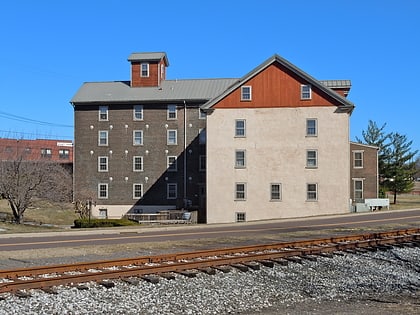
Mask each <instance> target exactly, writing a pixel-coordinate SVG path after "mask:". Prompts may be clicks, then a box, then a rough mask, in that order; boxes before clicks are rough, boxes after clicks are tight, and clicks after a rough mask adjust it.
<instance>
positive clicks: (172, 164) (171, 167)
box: [166, 156, 178, 172]
mask: <svg viewBox="0 0 420 315" xmlns="http://www.w3.org/2000/svg"><path fill="white" fill-rule="evenodd" d="M166 165H167V168H168V171H169V172H176V171H177V170H178V166H177V162H176V156H168V157H166Z"/></svg>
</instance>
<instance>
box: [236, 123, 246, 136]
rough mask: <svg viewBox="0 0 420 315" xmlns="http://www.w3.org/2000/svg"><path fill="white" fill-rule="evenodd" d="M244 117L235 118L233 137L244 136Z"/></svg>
mask: <svg viewBox="0 0 420 315" xmlns="http://www.w3.org/2000/svg"><path fill="white" fill-rule="evenodd" d="M245 134H246V133H245V119H237V120H235V137H245Z"/></svg>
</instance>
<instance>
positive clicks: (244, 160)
mask: <svg viewBox="0 0 420 315" xmlns="http://www.w3.org/2000/svg"><path fill="white" fill-rule="evenodd" d="M239 152H243V154H244V158H243V163H244V165H239V164H238V155H237V154H238V153H239ZM235 168H246V150H235Z"/></svg>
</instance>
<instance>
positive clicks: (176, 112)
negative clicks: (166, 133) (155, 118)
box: [166, 104, 178, 120]
mask: <svg viewBox="0 0 420 315" xmlns="http://www.w3.org/2000/svg"><path fill="white" fill-rule="evenodd" d="M173 108H175V111H172V110H170V109H173ZM170 114H175V117H169V116H170ZM177 118H178V109H177V106H176V105H175V104H169V105H168V106H167V109H166V119H167V120H176V119H177Z"/></svg>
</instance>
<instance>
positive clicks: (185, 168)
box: [184, 100, 187, 208]
mask: <svg viewBox="0 0 420 315" xmlns="http://www.w3.org/2000/svg"><path fill="white" fill-rule="evenodd" d="M186 206H187V103H186V102H185V100H184V208H186Z"/></svg>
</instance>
